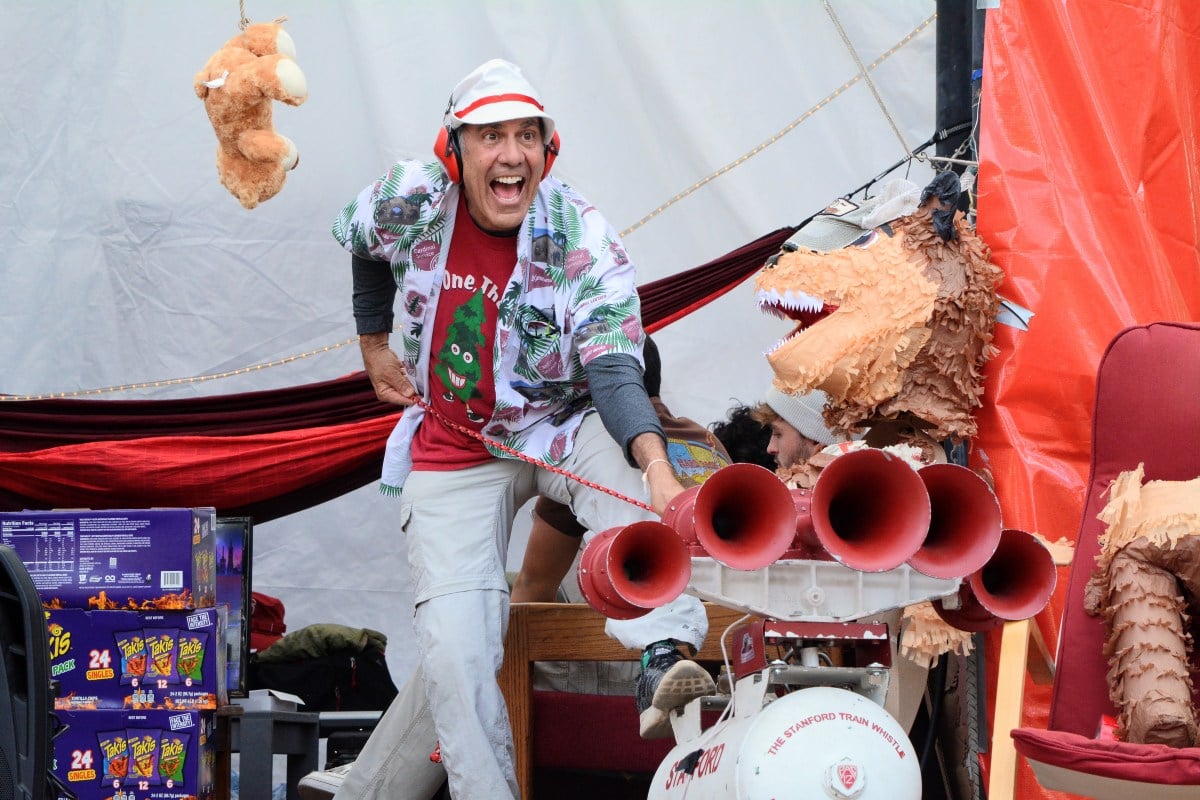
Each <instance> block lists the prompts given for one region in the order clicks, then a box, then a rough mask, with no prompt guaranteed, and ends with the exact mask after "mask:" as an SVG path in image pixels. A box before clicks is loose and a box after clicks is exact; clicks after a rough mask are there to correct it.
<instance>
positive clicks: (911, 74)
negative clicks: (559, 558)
mask: <svg viewBox="0 0 1200 800" xmlns="http://www.w3.org/2000/svg"><path fill="white" fill-rule="evenodd" d="M934 5H935V4H934V0H830V1H829V2H818V1H817V0H772V1H770V2H768V1H766V0H737V1H736V2H735V1H734V0H729V1H728V2H717V1H716V0H708V1H707V2H696V0H662V1H659V2H635V1H634V0H604V1H603V2H600V1H599V0H596V1H595V2H583V0H579V1H578V2H561V0H557V1H556V0H525V1H524V2H522V1H521V0H508V1H507V2H499V1H498V2H484V1H483V0H473V1H469V0H442V2H438V3H411V2H399V1H394V2H382V1H380V2H367V1H366V0H358V1H356V2H351V1H350V0H342V2H336V3H335V2H317V1H316V0H290V1H289V0H244V9H245V15H246V16H247V17H248V18H249V19H250V20H251V21H256V22H265V21H270V20H272V19H275V18H277V17H280V16H286V17H287V22H286V29H287V30H288V31H289V32H290V34H291V36H292V37H293V38H294V40H295V42H296V46H297V50H298V54H297V62H298V63H299V65H300V67H301V68H302V69H303V71H304V73H305V75H306V76H307V79H308V87H309V98H308V100H307V102H306V103H305V104H304V105H302V106H300V107H299V108H292V107H288V106H283V105H281V104H278V103H277V104H276V105H275V109H274V119H275V127H276V128H277V130H278V131H279V132H280V133H282V134H284V135H286V136H288V137H289V138H291V139H292V140H294V141H295V142H296V144H297V146H298V148H299V151H300V163H299V167H298V168H297V169H296V170H295V171H294V172H292V173H290V175H289V177H288V178H287V183H286V184H285V186H284V188H283V190H282V192H281V193H280V194H279V195H278V196H276V197H275V198H273V199H271V200H269V201H267V202H266V203H265V204H264V205H262V206H260V207H258V208H256V209H254V210H253V211H246V210H245V209H243V208H242V207H241V206H240V205H239V204H238V203H237V201H236V200H235V199H234V198H233V197H232V196H231V195H230V194H229V193H228V192H227V191H226V190H225V189H224V188H223V187H222V186H221V185H220V183H219V182H218V179H217V175H216V170H215V167H214V154H215V140H214V137H213V133H212V128H211V126H210V124H209V121H208V119H207V117H206V116H205V112H204V106H203V104H202V103H201V102H200V101H199V100H198V99H197V98H196V97H195V95H194V94H193V92H192V77H193V75H194V74H195V73H196V72H197V71H198V70H199V69H200V68H201V67H202V66H203V65H204V63H205V61H207V59H208V57H209V56H210V55H211V54H212V53H213V52H214V51H215V50H216V49H217V48H219V47H220V46H221V44H222V43H224V42H225V41H226V40H227V39H229V38H230V37H231V36H233V35H235V34H237V33H238V22H239V19H240V16H241V11H240V9H239V4H238V3H237V2H235V0H221V1H220V2H216V1H215V0H203V1H196V0H193V2H174V1H172V0H129V1H128V2H118V1H117V0H109V2H99V1H98V0H75V1H74V2H68V1H67V0H31V1H30V2H16V1H15V0H0V285H2V287H3V289H2V290H0V393H6V394H10V395H18V396H35V397H36V396H44V395H52V394H53V395H58V394H59V393H63V394H65V395H66V396H92V397H98V398H104V399H138V398H141V399H147V398H166V397H180V396H197V395H198V396H206V395H214V394H224V393H233V392H244V391H251V390H258V389H271V388H279V387H283V386H294V385H299V384H305V383H310V382H314V381H320V380H327V379H330V378H334V377H337V376H340V375H344V374H346V373H350V372H353V371H356V370H358V369H360V368H361V364H360V362H359V358H358V352H357V346H356V345H354V344H353V337H354V327H353V321H352V317H351V313H350V272H349V269H348V267H349V262H350V259H349V256H348V255H347V254H345V253H344V252H343V251H342V250H340V249H339V247H338V246H337V244H336V243H335V242H334V240H333V238H332V237H331V235H330V233H329V228H330V224H331V222H332V220H333V217H334V214H335V213H336V212H337V210H338V209H339V208H340V207H341V206H342V205H343V204H344V203H345V202H347V201H348V200H349V199H351V198H352V197H353V196H354V195H355V193H356V192H357V191H358V190H359V189H360V188H361V187H362V186H364V185H366V184H367V183H368V182H370V181H372V180H374V179H375V178H376V177H377V176H379V175H380V174H381V173H382V172H383V171H384V170H385V168H386V167H387V166H388V165H389V164H390V163H391V162H392V161H394V160H396V159H398V158H402V157H422V158H424V157H428V156H430V152H431V145H432V143H433V139H434V135H435V133H436V132H437V128H438V125H439V123H440V120H441V115H442V111H443V108H444V107H445V104H446V98H447V96H448V94H449V92H450V89H451V88H452V87H453V85H454V84H455V83H456V82H457V81H458V79H459V78H460V77H462V76H463V75H464V74H466V73H467V72H468V71H469V70H470V69H472V68H473V67H475V66H476V65H477V64H479V63H480V62H482V61H484V60H485V59H488V58H492V57H502V58H507V59H510V60H512V61H514V62H516V63H518V64H520V65H521V66H522V67H523V68H524V69H525V71H526V74H527V75H528V76H529V77H530V79H531V81H532V82H533V84H534V85H535V86H537V87H538V88H539V89H540V91H541V92H542V94H543V97H544V99H545V102H546V107H547V110H548V111H549V112H550V113H551V114H552V115H553V116H554V118H555V120H556V123H557V125H558V129H559V131H560V132H561V134H562V141H563V149H562V155H561V157H560V158H559V159H558V161H557V162H556V164H555V172H556V173H557V174H558V175H559V176H561V177H562V178H564V179H565V180H567V181H568V182H570V183H571V184H573V185H575V186H576V187H578V188H579V189H580V190H582V191H583V193H584V194H585V195H586V196H587V197H588V198H589V199H590V200H591V201H592V202H593V203H594V204H595V205H596V206H597V207H598V208H599V209H601V211H602V212H603V213H604V214H605V215H606V216H607V217H608V218H609V220H610V221H611V222H612V223H613V224H614V226H615V227H616V228H617V229H618V230H621V231H622V232H624V233H625V243H626V245H627V247H628V250H629V253H630V255H631V256H632V258H633V259H634V260H635V262H636V263H637V265H638V268H639V272H640V276H641V277H640V281H641V282H642V283H645V282H648V281H651V280H654V279H657V278H662V277H665V276H667V275H671V274H674V273H676V272H679V271H681V270H684V269H688V268H690V267H693V266H696V265H698V264H701V263H703V262H706V261H709V260H711V259H713V258H716V257H718V256H721V255H722V254H724V253H726V252H728V251H729V250H732V249H734V248H736V247H738V246H740V245H742V244H745V243H746V242H749V241H750V240H752V239H755V238H757V237H758V236H761V235H762V234H765V233H768V232H770V231H772V230H775V229H777V228H780V227H784V226H789V225H795V224H797V223H799V222H800V221H802V220H803V219H805V218H806V217H808V216H809V215H810V214H812V213H814V212H815V211H817V210H819V209H820V208H822V207H824V206H825V205H826V204H827V203H828V202H829V201H830V200H832V199H833V198H835V197H837V196H839V195H842V194H845V193H847V192H849V191H851V190H853V189H855V188H857V187H858V186H860V185H862V184H864V183H866V182H867V181H869V180H870V179H871V178H872V177H874V176H876V175H877V174H879V173H880V172H881V171H883V170H885V169H886V168H888V167H889V166H891V165H892V164H894V163H895V162H897V161H899V160H900V159H902V158H904V156H905V155H906V154H907V152H908V150H909V149H910V148H912V147H915V146H917V145H918V144H920V143H922V142H924V141H925V140H926V139H927V138H928V137H929V136H930V135H931V134H932V133H933V128H934V106H935V83H934V72H935V66H934V39H935V23H934V20H933V15H934ZM860 62H861V64H862V65H867V66H869V67H870V69H869V72H868V73H867V74H868V75H869V76H870V80H869V81H868V80H866V79H865V78H864V77H863V76H862V74H861V72H860V66H859V64H860ZM877 95H878V96H877ZM901 139H902V140H903V141H901ZM768 143H769V144H768ZM764 144H766V145H768V146H765V147H763V145H764ZM931 174H932V173H931V171H930V170H929V168H928V166H926V165H924V164H916V165H914V166H913V167H912V169H911V170H907V169H901V170H899V171H897V172H896V173H894V174H893V175H892V176H889V177H908V178H909V179H910V180H913V181H914V182H917V183H921V184H923V183H924V182H925V181H926V180H927V179H928V178H929V176H930V175H931ZM786 330H787V326H786V325H785V324H784V323H782V322H781V321H779V320H776V319H773V318H770V317H766V316H764V315H761V314H759V312H758V311H757V309H756V308H755V306H754V302H753V294H752V291H751V287H750V282H747V283H745V284H743V285H742V286H740V287H738V288H737V289H736V290H734V291H733V292H731V293H729V294H728V295H726V296H725V297H723V298H722V299H721V300H719V301H717V302H716V303H714V304H712V305H710V306H708V307H706V308H704V309H702V310H700V311H699V312H697V313H695V314H693V315H691V316H690V317H688V318H686V319H684V320H682V321H679V322H677V323H675V324H673V325H671V326H669V327H667V328H665V329H664V330H662V331H661V332H660V333H658V334H657V335H656V337H655V338H656V340H657V341H658V343H659V347H660V349H661V351H662V353H663V358H664V362H665V363H664V370H663V372H664V382H665V387H664V392H663V395H664V397H665V399H666V401H667V403H668V405H669V406H670V407H671V408H672V409H673V410H674V411H675V412H676V413H678V414H682V415H686V416H690V417H692V418H694V419H696V420H699V421H701V422H703V423H708V422H711V421H715V420H717V419H720V418H722V417H723V416H724V414H725V412H726V410H727V409H728V408H729V407H730V406H731V405H732V404H733V403H734V402H735V401H741V402H746V403H752V402H755V401H756V400H757V399H758V398H759V396H760V395H761V393H762V391H763V390H764V389H765V388H766V385H767V383H768V381H769V379H770V371H769V369H768V367H767V365H766V363H765V360H764V359H762V358H761V354H762V352H763V351H764V350H765V349H766V348H767V347H768V346H769V345H770V344H771V343H772V342H774V341H775V340H776V339H777V338H779V336H781V335H782V334H783V333H785V332H786ZM299 355H303V356H304V357H301V358H290V357H294V356H299ZM281 361H283V362H284V363H278V364H277V362H281ZM256 365H268V366H267V367H266V368H263V369H255V370H252V371H249V372H248V373H246V374H241V375H237V376H234V377H228V378H219V379H206V380H199V379H198V378H200V377H201V376H211V375H219V374H221V373H226V372H230V371H234V370H239V369H241V368H245V367H253V366H256ZM177 379H188V380H183V381H179V380H177ZM167 382H170V383H167ZM143 383H144V384H149V387H148V388H141V389H133V390H129V389H123V390H120V391H104V392H101V393H99V394H92V395H82V393H83V392H85V391H86V390H94V389H110V388H111V387H120V386H125V385H127V384H143ZM195 503H196V504H197V505H203V504H205V503H206V500H205V498H203V497H197V498H196V500H195ZM393 514H394V511H393V509H392V507H391V506H390V505H389V503H388V502H387V501H386V500H384V499H383V498H381V497H379V496H378V495H377V493H376V491H375V489H374V487H373V486H368V487H364V488H362V489H359V490H358V491H355V492H352V493H350V494H348V495H345V496H343V497H341V498H338V499H336V500H334V501H331V502H328V503H325V504H324V505H321V506H318V507H315V508H313V509H310V510H308V511H305V512H303V513H300V514H295V515H292V516H289V517H285V518H283V519H279V520H276V521H273V522H270V523H265V524H261V525H259V526H258V527H257V529H256V531H255V534H256V541H255V554H254V587H255V589H257V590H259V591H264V592H267V593H269V594H273V595H276V596H278V597H281V598H282V599H283V600H284V602H285V604H286V606H287V622H288V625H289V627H290V628H292V629H295V628H299V627H302V626H304V625H307V624H311V623H314V622H340V623H344V624H347V625H353V626H366V627H371V628H376V629H378V630H381V631H384V632H386V633H387V634H388V635H389V636H390V637H391V646H390V647H389V661H390V663H391V665H392V669H393V673H394V675H395V677H396V679H397V680H398V681H399V680H400V679H402V678H403V677H404V676H406V675H407V673H408V671H409V670H410V669H411V666H412V664H413V663H414V660H415V654H414V653H413V652H412V648H411V631H410V621H409V620H410V616H411V603H412V595H411V592H410V591H409V585H408V579H407V571H408V568H407V563H406V561H405V554H404V546H403V541H402V539H401V538H400V537H399V535H398V533H397V532H396V531H395V530H394V529H393V527H392V526H391V524H390V522H391V518H392V516H393ZM520 550H521V547H520V546H519V545H518V546H516V547H515V548H514V553H513V556H512V557H511V558H510V565H515V564H517V563H519V561H518V560H517V558H518V556H519V553H520ZM461 633H462V635H463V636H464V639H466V638H467V637H469V636H470V631H462V632H461Z"/></svg>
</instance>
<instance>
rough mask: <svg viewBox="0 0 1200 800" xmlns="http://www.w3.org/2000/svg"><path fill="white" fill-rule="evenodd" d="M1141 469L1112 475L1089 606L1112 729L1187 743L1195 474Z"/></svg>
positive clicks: (1193, 739) (1197, 537) (1195, 595)
mask: <svg viewBox="0 0 1200 800" xmlns="http://www.w3.org/2000/svg"><path fill="white" fill-rule="evenodd" d="M1144 478H1145V467H1144V465H1142V464H1139V465H1138V466H1137V468H1136V469H1133V470H1128V471H1126V472H1122V473H1121V474H1120V475H1118V476H1117V478H1116V479H1114V480H1113V482H1112V483H1111V484H1110V485H1109V488H1108V497H1109V499H1108V502H1107V504H1106V505H1105V507H1104V509H1103V510H1102V511H1101V512H1100V514H1099V515H1098V517H1099V519H1100V520H1101V521H1102V522H1104V523H1105V525H1106V526H1107V527H1106V530H1105V532H1104V534H1103V535H1102V536H1101V537H1100V553H1099V554H1098V555H1097V557H1096V570H1095V572H1094V573H1093V574H1092V577H1091V579H1090V580H1089V582H1088V587H1087V590H1086V592H1085V608H1086V610H1087V612H1088V613H1089V614H1092V615H1093V616H1102V617H1103V618H1104V620H1105V623H1106V625H1107V627H1108V639H1107V641H1106V642H1105V645H1104V651H1103V652H1104V655H1105V656H1106V657H1107V658H1108V663H1109V669H1108V674H1107V678H1108V688H1109V697H1110V699H1111V700H1112V702H1113V704H1114V705H1115V706H1116V708H1117V710H1118V712H1119V718H1118V725H1117V737H1118V738H1120V739H1123V740H1125V741H1129V742H1138V743H1157V744H1165V745H1169V746H1172V747H1192V746H1194V745H1196V743H1197V740H1198V728H1200V724H1198V721H1197V714H1196V709H1195V707H1194V706H1193V704H1192V696H1193V678H1192V666H1191V656H1192V653H1193V651H1194V640H1193V637H1192V633H1191V622H1192V617H1191V616H1190V615H1189V607H1192V608H1195V607H1196V606H1197V604H1198V603H1200V478H1197V479H1193V480H1190V481H1150V482H1148V483H1147V482H1145V480H1144Z"/></svg>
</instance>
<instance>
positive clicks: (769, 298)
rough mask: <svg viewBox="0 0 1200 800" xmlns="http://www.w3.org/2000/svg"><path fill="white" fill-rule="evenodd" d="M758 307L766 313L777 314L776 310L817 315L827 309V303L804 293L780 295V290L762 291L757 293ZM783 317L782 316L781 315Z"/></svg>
mask: <svg viewBox="0 0 1200 800" xmlns="http://www.w3.org/2000/svg"><path fill="white" fill-rule="evenodd" d="M756 299H757V300H758V307H759V308H760V309H761V310H763V311H766V312H769V313H775V312H774V309H780V308H782V309H787V310H788V311H799V312H801V313H807V314H816V313H819V312H820V311H821V310H822V309H824V308H825V301H823V300H821V298H819V297H813V296H812V295H810V294H805V293H804V292H793V291H792V290H790V289H789V290H788V291H787V292H784V293H780V292H779V290H778V289H766V290H760V291H759V292H758V293H757V296H756ZM781 316H782V315H781Z"/></svg>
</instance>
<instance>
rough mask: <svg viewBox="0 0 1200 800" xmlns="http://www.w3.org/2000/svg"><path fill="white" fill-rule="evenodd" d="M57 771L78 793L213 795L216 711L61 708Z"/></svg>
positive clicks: (81, 796)
mask: <svg viewBox="0 0 1200 800" xmlns="http://www.w3.org/2000/svg"><path fill="white" fill-rule="evenodd" d="M58 716H59V718H60V719H61V721H62V722H63V723H65V724H66V726H67V728H66V730H65V731H63V733H62V734H60V735H59V736H58V738H56V739H55V740H54V774H55V775H57V776H58V778H59V780H61V781H62V782H63V784H64V785H65V786H66V787H67V788H69V789H70V790H71V792H72V793H74V794H75V796H76V797H77V798H78V800H189V799H190V800H212V797H213V776H214V773H215V764H216V754H215V751H214V746H213V712H211V711H164V710H148V711H124V712H122V711H115V710H108V711H105V710H101V711H59V712H58Z"/></svg>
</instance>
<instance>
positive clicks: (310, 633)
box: [247, 625, 398, 711]
mask: <svg viewBox="0 0 1200 800" xmlns="http://www.w3.org/2000/svg"><path fill="white" fill-rule="evenodd" d="M362 630H363V629H350V628H345V627H343V626H338V625H312V626H309V627H308V628H302V629H300V630H299V631H296V632H295V633H289V634H288V635H287V636H284V637H283V638H282V639H280V640H279V641H278V642H276V643H275V644H273V645H271V646H270V647H268V648H267V649H266V650H263V651H262V652H259V653H255V654H253V655H252V656H251V657H250V670H249V675H248V678H247V680H248V686H249V688H250V689H251V690H253V689H276V690H278V691H283V692H288V693H290V694H294V695H296V696H298V697H299V698H300V699H302V700H303V701H304V707H303V708H302V709H301V710H302V711H384V710H386V709H387V707H388V705H389V704H391V702H392V699H393V698H395V696H396V695H397V693H398V691H397V689H396V684H395V683H394V682H393V681H392V676H391V673H390V672H389V671H388V665H387V659H386V657H385V656H384V651H383V650H382V649H381V648H380V647H378V646H377V644H378V640H379V639H380V636H381V635H379V634H375V632H374V631H368V633H370V634H373V635H372V636H370V637H365V638H364V636H358V635H348V634H357V633H359V632H361V631H362ZM384 641H386V640H384Z"/></svg>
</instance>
